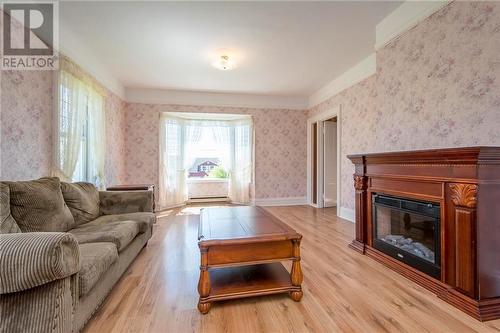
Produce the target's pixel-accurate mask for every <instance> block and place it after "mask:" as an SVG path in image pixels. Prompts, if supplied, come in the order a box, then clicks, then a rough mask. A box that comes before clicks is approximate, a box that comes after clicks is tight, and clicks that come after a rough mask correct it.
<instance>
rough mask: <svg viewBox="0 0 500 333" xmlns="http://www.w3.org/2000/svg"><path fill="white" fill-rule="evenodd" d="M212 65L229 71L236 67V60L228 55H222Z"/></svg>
mask: <svg viewBox="0 0 500 333" xmlns="http://www.w3.org/2000/svg"><path fill="white" fill-rule="evenodd" d="M212 65H213V66H214V67H215V68H217V69H220V70H221V71H229V70H231V69H234V68H236V64H235V62H234V61H233V60H232V59H230V58H229V56H228V55H221V56H220V58H219V59H218V60H217V61H215V62H214V63H213V64H212Z"/></svg>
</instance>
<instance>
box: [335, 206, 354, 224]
mask: <svg viewBox="0 0 500 333" xmlns="http://www.w3.org/2000/svg"><path fill="white" fill-rule="evenodd" d="M339 211H340V212H339ZM339 211H338V212H337V215H338V216H339V217H340V218H343V219H344V220H347V221H349V222H352V223H355V222H356V214H355V213H354V209H351V208H347V207H340V209H339Z"/></svg>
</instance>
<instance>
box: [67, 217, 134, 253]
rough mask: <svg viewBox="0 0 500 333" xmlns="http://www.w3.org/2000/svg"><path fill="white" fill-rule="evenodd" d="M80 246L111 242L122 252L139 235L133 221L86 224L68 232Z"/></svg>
mask: <svg viewBox="0 0 500 333" xmlns="http://www.w3.org/2000/svg"><path fill="white" fill-rule="evenodd" d="M69 232H70V233H71V234H73V235H74V236H75V238H76V240H77V241H78V243H80V244H85V243H98V242H111V243H114V244H115V245H116V247H117V248H118V251H122V250H123V249H125V248H126V247H127V245H128V244H130V243H131V242H132V240H133V239H134V238H135V236H137V234H138V233H139V224H138V223H137V222H134V221H116V222H109V223H103V224H93V223H86V224H82V225H81V226H79V227H76V228H74V229H71V230H70V231H69Z"/></svg>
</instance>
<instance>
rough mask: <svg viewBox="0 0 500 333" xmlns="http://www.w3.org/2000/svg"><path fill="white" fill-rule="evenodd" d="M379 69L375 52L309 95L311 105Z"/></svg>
mask: <svg viewBox="0 0 500 333" xmlns="http://www.w3.org/2000/svg"><path fill="white" fill-rule="evenodd" d="M376 70H377V57H376V55H375V53H372V54H370V55H369V56H368V57H366V58H365V59H363V60H361V61H360V62H358V63H357V64H356V65H354V66H353V67H351V68H350V69H348V70H347V71H345V72H344V73H343V74H341V75H340V76H338V77H336V78H335V79H333V80H332V81H330V82H329V83H328V84H326V85H325V86H323V87H322V88H320V89H319V90H318V91H316V92H315V93H313V94H312V95H311V96H310V97H309V107H310V108H311V107H313V106H315V105H318V104H319V103H321V102H323V101H325V100H327V99H328V98H330V97H332V96H334V95H336V94H338V93H339V92H341V91H343V90H345V89H347V88H349V87H351V86H353V85H355V84H356V83H359V82H361V81H363V80H364V79H366V78H367V77H369V76H372V75H373V74H375V72H376Z"/></svg>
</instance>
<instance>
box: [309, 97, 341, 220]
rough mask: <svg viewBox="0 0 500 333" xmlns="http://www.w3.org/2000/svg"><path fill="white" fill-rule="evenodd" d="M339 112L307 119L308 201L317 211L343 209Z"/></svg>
mask: <svg viewBox="0 0 500 333" xmlns="http://www.w3.org/2000/svg"><path fill="white" fill-rule="evenodd" d="M339 115H340V108H339V107H337V108H334V109H332V110H330V111H328V112H325V113H322V114H319V115H317V116H314V117H312V118H310V119H308V122H307V123H308V128H307V134H308V135H307V139H308V147H307V155H308V157H307V159H308V168H307V187H308V189H307V197H308V202H309V204H310V205H312V206H314V207H317V208H326V207H337V215H339V210H340V209H339V208H340V207H338V206H339V205H340V124H339V122H340V116H339Z"/></svg>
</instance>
